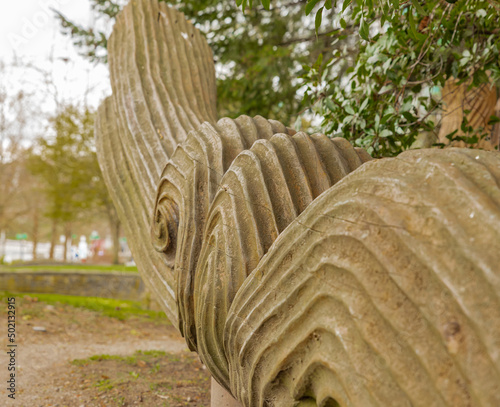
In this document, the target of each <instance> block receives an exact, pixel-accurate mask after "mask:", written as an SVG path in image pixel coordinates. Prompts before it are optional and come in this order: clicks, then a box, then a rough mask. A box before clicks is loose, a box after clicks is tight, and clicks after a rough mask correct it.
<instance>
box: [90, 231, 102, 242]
mask: <svg viewBox="0 0 500 407" xmlns="http://www.w3.org/2000/svg"><path fill="white" fill-rule="evenodd" d="M98 239H100V238H99V234H98V233H97V232H96V231H94V232H92V233H91V234H90V240H98Z"/></svg>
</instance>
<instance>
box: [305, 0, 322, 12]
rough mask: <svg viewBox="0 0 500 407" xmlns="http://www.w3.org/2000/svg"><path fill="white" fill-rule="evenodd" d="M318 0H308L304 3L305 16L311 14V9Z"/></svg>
mask: <svg viewBox="0 0 500 407" xmlns="http://www.w3.org/2000/svg"><path fill="white" fill-rule="evenodd" d="M318 2H319V0H309V1H308V3H307V4H306V16H308V15H309V14H311V11H312V10H313V8H314V6H316V4H318Z"/></svg>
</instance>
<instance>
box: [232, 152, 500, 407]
mask: <svg viewBox="0 0 500 407" xmlns="http://www.w3.org/2000/svg"><path fill="white" fill-rule="evenodd" d="M499 186H500V154H498V153H493V152H485V151H475V150H468V149H453V148H451V149H447V150H421V151H410V152H406V153H403V154H401V155H400V156H398V157H397V158H391V159H383V160H379V161H372V162H370V163H367V164H365V165H364V166H362V167H361V168H359V169H358V170H357V171H354V172H353V173H351V174H350V175H348V176H346V177H345V178H344V179H343V180H341V181H340V182H339V183H337V184H336V185H335V186H333V187H332V188H330V189H329V190H328V191H327V192H325V193H324V194H323V195H321V196H320V197H318V198H317V199H316V200H315V201H314V202H313V203H312V204H311V205H310V206H309V207H308V208H307V209H306V210H305V211H304V212H303V213H302V214H301V215H300V216H299V217H298V218H297V219H296V220H295V221H294V222H292V224H291V225H290V226H289V227H288V228H287V229H286V230H285V231H284V232H283V233H281V234H280V236H279V237H278V239H277V240H276V241H275V243H274V245H273V246H272V247H271V248H270V249H269V251H268V253H267V254H266V255H265V256H264V257H263V259H262V260H261V261H260V263H259V265H258V266H257V268H256V269H255V270H254V271H253V272H252V273H251V275H250V276H249V277H248V279H247V280H246V281H245V282H244V284H243V286H242V288H240V290H239V291H238V293H237V295H236V297H235V299H234V301H233V304H232V306H231V308H230V311H229V317H228V320H227V322H226V325H225V331H224V348H225V350H226V356H227V357H228V360H229V372H230V382H231V389H232V392H233V394H234V395H235V396H237V397H238V398H239V399H240V400H241V401H242V403H243V405H245V406H262V405H266V404H265V403H266V402H267V401H266V400H274V401H273V403H272V404H271V405H273V406H292V405H294V404H293V403H294V401H296V400H300V399H301V398H305V397H313V398H315V399H316V400H317V404H318V405H322V406H324V405H335V404H331V403H333V400H336V401H337V402H338V403H339V405H340V406H356V407H358V406H363V407H364V406H395V407H396V406H398V407H399V406H406V405H408V406H410V405H412V406H454V407H458V406H492V407H493V406H497V405H500V392H499V386H500V374H499V371H500V251H499V248H500V243H499V242H500V188H499ZM329 403H330V404H329Z"/></svg>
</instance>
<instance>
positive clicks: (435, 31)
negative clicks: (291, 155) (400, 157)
mask: <svg viewBox="0 0 500 407" xmlns="http://www.w3.org/2000/svg"><path fill="white" fill-rule="evenodd" d="M452 3H453V4H452ZM330 6H333V10H335V16H334V17H333V18H331V19H328V20H326V19H323V25H324V24H328V25H329V26H330V27H329V28H334V29H336V30H337V31H336V33H334V34H333V35H332V48H333V52H325V53H323V55H322V56H320V57H319V58H318V60H317V61H316V63H314V64H312V65H311V66H305V70H306V71H307V73H306V74H305V75H304V76H303V79H304V81H305V83H306V92H305V98H304V104H305V106H306V107H308V111H307V112H306V114H311V113H313V114H314V115H315V117H316V118H317V119H319V126H318V130H320V131H322V132H324V133H326V134H329V135H332V136H341V137H345V138H347V139H348V140H350V141H351V142H353V143H354V144H355V145H358V146H361V147H364V148H366V149H367V150H368V152H370V153H371V154H372V155H374V156H392V155H397V154H398V153H400V152H401V151H404V150H406V149H408V148H410V147H411V146H412V145H413V143H414V141H415V139H416V138H417V137H418V136H419V134H422V133H423V132H430V133H434V134H437V131H438V130H439V124H440V123H439V122H440V119H441V116H442V115H441V107H442V94H441V93H442V89H443V86H444V83H445V81H446V80H447V79H449V78H457V79H458V80H459V81H460V82H463V81H466V80H468V79H469V78H471V79H472V83H471V84H470V87H478V86H480V85H481V84H484V83H488V82H491V83H495V84H497V85H498V84H500V59H499V50H500V36H499V35H498V34H499V33H500V28H499V26H498V21H499V17H500V15H499V14H500V11H499V10H500V5H499V4H498V2H494V1H488V0H479V1H469V0H460V1H457V2H451V1H450V2H448V3H445V2H441V1H438V0H432V1H425V2H424V1H421V0H412V1H406V2H401V3H400V2H399V1H398V0H391V1H373V0H363V1H352V0H344V1H343V3H340V2H334V3H333V4H332V2H331V1H324V0H320V1H318V0H309V1H308V2H307V4H306V6H305V14H309V13H312V12H313V11H314V10H317V12H316V13H320V14H322V13H323V12H324V10H326V9H327V7H330ZM318 21H319V23H321V21H322V20H321V18H320V17H318V16H316V26H317V29H318ZM356 33H357V35H356ZM353 34H354V35H353ZM460 82H459V83H460ZM462 130H463V131H465V132H466V133H465V134H466V135H465V136H461V137H458V136H457V137H455V136H454V135H453V134H452V135H450V136H449V137H450V138H451V139H454V140H456V139H464V141H467V142H469V143H470V142H473V141H474V140H476V141H477V140H478V139H479V138H481V137H484V134H483V133H484V130H483V129H473V128H471V127H470V126H468V125H467V123H465V122H464V123H463V126H462Z"/></svg>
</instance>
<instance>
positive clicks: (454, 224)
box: [96, 0, 500, 407]
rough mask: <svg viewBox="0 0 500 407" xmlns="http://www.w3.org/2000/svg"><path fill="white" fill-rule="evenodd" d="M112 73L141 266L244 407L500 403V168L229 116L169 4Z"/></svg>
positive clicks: (198, 43)
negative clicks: (386, 151) (396, 152)
mask: <svg viewBox="0 0 500 407" xmlns="http://www.w3.org/2000/svg"><path fill="white" fill-rule="evenodd" d="M109 61H110V73H111V84H112V89H113V95H112V96H111V97H109V98H108V99H106V100H105V102H104V103H103V105H102V106H101V108H100V110H99V115H98V116H99V117H98V121H97V125H96V130H97V131H96V134H97V142H98V156H99V162H100V165H101V168H102V170H103V173H104V176H105V180H106V183H107V185H108V188H109V190H110V192H111V195H112V197H113V200H114V202H115V205H116V207H117V210H118V212H119V216H120V219H121V220H122V222H123V224H124V226H125V229H126V234H127V237H128V240H129V242H130V244H131V250H132V252H133V254H134V258H135V260H136V263H137V265H138V266H139V269H140V271H141V273H142V275H143V277H144V279H145V281H146V283H147V284H148V285H149V286H150V288H151V289H152V290H153V291H154V292H155V293H156V295H157V298H158V299H159V300H160V301H161V302H162V305H163V307H164V309H165V311H166V313H167V315H168V316H169V318H170V320H171V321H172V323H173V324H174V325H177V326H178V327H179V330H180V332H181V333H182V335H183V336H184V337H185V338H186V341H187V344H188V346H189V348H190V349H191V350H193V351H196V352H198V354H199V355H200V357H201V359H202V360H203V362H204V363H205V364H206V366H207V367H208V369H209V371H210V373H211V374H212V376H213V377H214V378H215V380H216V381H217V382H218V383H219V384H220V385H221V386H223V387H224V388H225V389H227V390H228V391H229V392H231V394H232V395H233V396H234V397H235V398H237V399H238V400H239V401H240V402H241V403H242V405H244V406H247V407H250V406H294V405H302V406H307V405H311V406H314V405H317V406H337V405H340V406H426V407H427V406H449V407H451V406H497V405H500V391H499V390H500V157H499V154H498V153H497V152H485V151H477V150H467V149H458V148H450V149H446V150H414V151H408V152H405V153H403V154H401V155H400V156H398V157H396V158H392V159H382V160H371V157H370V156H369V155H368V154H367V153H366V152H365V151H363V150H360V149H357V148H353V147H352V146H351V145H350V144H349V143H348V142H347V141H346V140H344V139H333V140H332V139H329V138H328V137H326V136H324V135H320V134H316V135H308V134H305V133H302V132H299V133H295V132H294V131H293V130H291V129H289V128H287V127H286V126H285V125H283V124H281V123H279V122H276V121H273V120H266V119H264V118H262V117H254V118H250V117H247V116H241V117H239V118H236V119H229V118H223V119H220V120H217V114H216V94H215V93H216V92H215V72H214V64H213V59H212V54H211V51H210V49H209V48H208V46H207V44H206V42H205V40H204V39H203V37H202V36H201V35H200V33H199V32H198V30H196V29H195V28H194V27H193V26H192V25H191V24H190V23H188V22H187V21H186V19H185V18H184V16H183V15H182V14H181V13H179V12H177V11H175V10H173V9H171V8H169V7H167V6H166V5H165V4H164V3H160V4H158V3H157V2H156V1H155V0H134V1H132V2H131V3H130V4H129V5H128V6H126V7H125V9H124V10H123V12H122V13H121V14H120V16H119V18H118V20H117V22H116V26H115V28H114V31H113V34H112V36H111V38H110V40H109ZM242 97H244V95H242Z"/></svg>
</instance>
